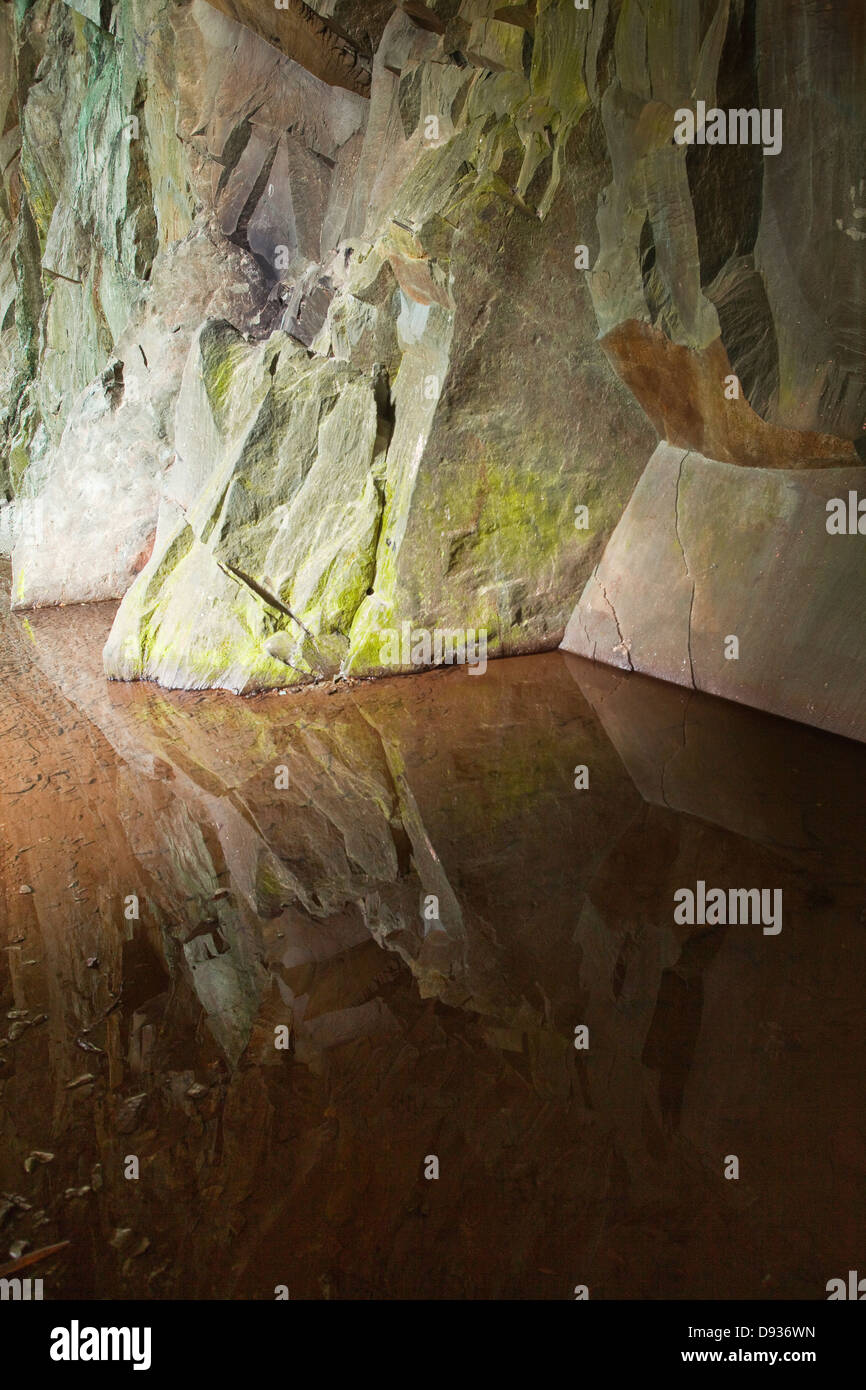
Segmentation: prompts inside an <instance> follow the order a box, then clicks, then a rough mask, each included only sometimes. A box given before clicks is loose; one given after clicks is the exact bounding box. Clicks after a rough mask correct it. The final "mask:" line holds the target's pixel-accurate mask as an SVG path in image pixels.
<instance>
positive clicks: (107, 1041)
mask: <svg viewBox="0 0 866 1390" xmlns="http://www.w3.org/2000/svg"><path fill="white" fill-rule="evenodd" d="M111 619H112V612H111V610H110V609H109V608H108V607H106V606H104V605H94V606H91V607H90V608H88V609H84V610H81V609H79V610H76V611H74V612H73V611H66V612H45V613H41V614H35V615H32V616H31V618H30V619H29V620H21V619H18V618H15V617H13V618H9V619H7V621H6V625H5V630H4V638H3V646H2V660H3V667H4V669H3V683H2V690H3V700H4V709H5V711H6V714H7V720H8V723H9V731H8V739H9V749H10V754H11V756H10V758H9V759H8V760H7V762H6V764H5V766H4V771H3V778H2V785H0V796H2V809H3V823H4V827H5V829H4V837H5V840H6V845H5V847H4V858H3V880H4V890H5V902H6V912H7V916H6V924H5V931H6V942H5V943H4V945H5V947H6V949H5V950H4V955H3V959H2V960H0V990H2V1004H3V1008H4V1011H5V1014H6V1015H7V1016H8V1021H7V1029H6V1031H7V1036H6V1039H5V1045H4V1046H3V1047H2V1048H0V1087H2V1093H3V1107H2V1114H3V1120H2V1144H0V1190H2V1191H3V1192H4V1193H9V1194H12V1196H10V1197H8V1198H4V1202H5V1203H6V1205H5V1206H4V1207H3V1211H4V1226H3V1234H4V1239H5V1238H6V1235H7V1232H8V1237H9V1242H8V1243H9V1244H10V1245H11V1243H12V1241H13V1240H15V1239H23V1240H29V1241H30V1242H31V1245H32V1246H33V1247H34V1248H37V1247H42V1246H47V1245H50V1244H54V1243H57V1242H60V1241H61V1240H69V1241H70V1243H71V1244H70V1247H69V1248H68V1251H67V1252H66V1253H62V1254H59V1255H57V1256H55V1257H53V1259H52V1260H51V1261H49V1262H48V1263H46V1266H45V1269H46V1276H45V1277H46V1280H47V1283H46V1288H47V1289H48V1291H49V1294H48V1295H47V1296H49V1295H50V1296H52V1297H57V1296H61V1295H63V1294H67V1295H69V1294H72V1293H75V1294H79V1295H82V1296H92V1297H105V1296H109V1295H110V1296H144V1297H160V1298H161V1297H180V1298H191V1297H236V1296H241V1297H254V1298H264V1299H268V1298H272V1297H273V1296H274V1289H275V1287H276V1286H277V1285H287V1286H288V1287H289V1289H290V1292H291V1296H292V1297H293V1298H294V1297H303V1298H341V1297H433V1298H439V1297H448V1296H453V1297H472V1298H476V1297H482V1298H487V1297H500V1296H514V1297H530V1298H551V1297H552V1298H569V1297H572V1296H573V1288H574V1286H575V1284H578V1283H581V1284H587V1285H588V1286H589V1287H590V1290H591V1296H592V1297H624V1298H636V1297H713V1296H721V1297H734V1296H741V1297H763V1298H770V1299H772V1298H779V1297H802V1298H823V1297H825V1284H826V1281H827V1279H828V1278H830V1277H831V1276H832V1275H833V1273H834V1271H835V1270H836V1269H837V1268H848V1267H849V1266H850V1267H855V1266H856V1259H857V1251H858V1249H859V1248H862V1239H863V1234H864V1232H863V1227H862V1217H861V1216H860V1215H859V1214H858V1213H859V1212H860V1207H861V1204H859V1203H858V1199H857V1193H858V1191H859V1188H860V1187H861V1186H862V1178H863V1169H864V1166H866V1137H864V1134H863V1130H862V1124H861V1121H860V1118H859V1116H860V1109H861V1107H860V1106H859V1104H858V1098H859V1094H860V1084H861V1082H860V1078H861V1076H862V1067H863V1062H864V1057H863V1048H864V1043H863V1036H864V1030H863V1026H862V1025H863V1013H862V1003H861V1000H860V993H861V991H860V985H859V981H860V979H861V978H862V967H863V964H864V962H863V960H862V959H861V957H862V956H863V952H864V949H866V941H864V936H863V924H862V921H861V904H862V898H863V877H864V871H863V869H862V863H861V858H862V856H861V855H860V854H859V848H858V847H859V845H862V835H863V811H862V797H860V796H859V794H858V782H860V781H861V780H862V773H863V771H864V769H863V767H861V763H862V760H863V754H862V750H860V749H859V748H858V746H857V745H856V744H851V743H845V742H844V741H842V740H838V739H834V738H831V737H830V736H828V735H825V734H820V733H817V732H815V733H814V734H806V735H805V736H804V733H803V731H802V730H801V729H799V730H798V729H796V728H795V727H793V726H791V725H788V724H785V723H784V722H782V721H776V720H773V719H770V718H768V717H767V716H763V715H760V714H757V713H755V712H752V711H746V710H740V709H737V708H736V707H735V706H732V705H729V704H725V703H724V702H719V701H715V700H712V699H710V698H708V697H706V696H701V695H697V694H695V693H687V692H684V691H681V690H678V689H676V688H673V687H665V686H660V685H658V684H655V683H652V682H647V681H645V680H643V679H642V678H641V677H639V676H634V675H628V674H623V673H617V672H614V671H610V672H606V671H604V670H603V669H600V668H599V667H597V666H593V665H591V664H590V663H584V662H580V661H578V660H577V659H575V658H563V657H562V656H560V655H558V654H550V655H548V656H545V657H538V658H517V659H514V660H511V661H505V662H497V663H494V664H493V665H491V666H490V667H489V668H488V671H487V673H486V675H485V677H484V679H483V680H473V679H472V678H470V677H469V675H468V674H467V673H466V672H463V671H457V672H455V671H452V672H439V673H431V674H429V675H427V676H422V677H416V678H412V679H400V680H391V681H384V682H380V683H378V684H375V685H367V686H358V687H355V688H354V689H347V688H346V687H340V686H339V685H338V686H336V687H334V693H333V694H331V693H328V691H327V690H324V689H323V690H319V691H316V692H306V693H302V694H299V695H298V696H296V697H295V698H293V699H285V698H284V699H278V698H276V697H257V698H254V699H244V700H240V699H236V698H233V697H230V696H212V695H211V696H207V697H205V696H202V695H197V694H193V693H187V694H182V693H181V694H166V693H163V692H159V691H158V690H155V689H154V688H153V687H146V686H118V685H106V684H105V682H104V680H103V678H102V675H101V671H100V669H99V665H98V661H94V659H93V655H92V654H93V653H94V652H96V651H98V649H99V645H100V642H101V640H103V639H104V636H105V634H106V632H107V630H108V627H109V625H110V622H111ZM88 653H89V655H88ZM82 654H84V655H82ZM13 712H14V717H13ZM744 749H746V750H749V754H748V757H745V758H744V755H743V750H744ZM581 769H585V770H586V777H584V776H581V775H580V771H581ZM584 782H588V784H587V785H583V783H584ZM698 880H702V881H705V882H706V884H708V885H719V886H720V887H722V888H724V889H730V888H737V887H743V888H752V887H762V888H766V889H772V890H779V891H781V893H782V898H783V902H784V911H783V921H782V930H781V932H780V933H779V934H778V935H777V936H772V937H771V936H766V935H764V934H763V932H762V929H761V926H760V925H757V924H754V923H750V922H746V923H742V924H724V925H712V924H696V925H694V926H683V925H678V924H677V922H676V921H675V917H674V895H675V894H676V893H677V891H678V890H680V889H682V888H684V887H685V888H692V889H694V887H695V885H696V882H697V881H698ZM584 1030H585V1031H584ZM584 1043H586V1044H587V1045H586V1046H584V1045H583V1044H584ZM576 1044H578V1045H576ZM37 1152H39V1153H42V1154H45V1153H48V1154H52V1155H53V1157H52V1158H51V1160H50V1161H44V1162H35V1163H32V1164H29V1165H28V1167H25V1160H28V1158H29V1156H30V1155H32V1154H34V1153H37ZM730 1155H735V1156H737V1157H738V1159H739V1164H740V1177H739V1179H737V1180H736V1181H730V1180H727V1179H726V1178H725V1176H724V1169H725V1163H726V1161H727V1159H728V1157H729V1156H730ZM130 1157H134V1158H137V1160H138V1163H139V1174H140V1175H139V1177H138V1179H137V1180H132V1179H127V1178H126V1177H124V1171H125V1165H127V1163H128V1160H129V1159H130ZM431 1157H435V1158H436V1159H437V1160H438V1171H439V1177H438V1178H428V1177H425V1171H426V1170H428V1169H429V1167H430V1164H429V1160H430V1158H431ZM28 1168H29V1171H28ZM18 1199H20V1203H23V1205H22V1204H19V1201H18ZM503 1251H506V1252H507V1254H506V1256H505V1257H504V1258H503V1254H502V1252H503ZM845 1261H848V1264H846V1263H845Z"/></svg>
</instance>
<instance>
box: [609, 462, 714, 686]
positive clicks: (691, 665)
mask: <svg viewBox="0 0 866 1390" xmlns="http://www.w3.org/2000/svg"><path fill="white" fill-rule="evenodd" d="M691 452H692V451H691V449H688V450H687V451H686V452H685V453H684V454H683V456H682V458H681V459H680V471H679V473H678V474H677V494H676V498H675V500H674V530H675V531H676V537H677V544H678V545H679V548H680V554H681V555H682V557H683V564H684V565H685V567H686V574H687V575H688V577H689V579H690V580H691V585H692V596H691V599H690V600H689V624H688V628H687V630H686V645H687V647H688V653H689V674H690V675H691V678H692V688H693V689H694V690H697V688H698V687H697V684H696V682H695V665H694V662H693V660H692V613H693V612H694V607H695V590H696V588H697V585H696V584H695V581H694V577H693V575H692V572H691V570H690V569H689V562H688V560H687V559H686V550H685V546H684V545H683V539H682V536H681V535H680V483H681V482H682V477H683V468H684V467H685V463H686V459H688V458H690V457H691ZM605 597H606V595H605Z"/></svg>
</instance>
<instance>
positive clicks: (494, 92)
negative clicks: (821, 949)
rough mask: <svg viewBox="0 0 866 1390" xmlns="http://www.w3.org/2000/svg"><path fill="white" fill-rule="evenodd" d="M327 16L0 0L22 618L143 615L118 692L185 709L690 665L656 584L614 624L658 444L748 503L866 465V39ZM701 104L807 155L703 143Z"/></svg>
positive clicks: (601, 7) (362, 9)
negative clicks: (600, 613)
mask: <svg viewBox="0 0 866 1390" xmlns="http://www.w3.org/2000/svg"><path fill="white" fill-rule="evenodd" d="M91 8H92V9H93V13H92V14H91V13H90V12H89V10H90V9H91ZM315 9H316V10H317V11H318V15H319V16H321V19H320V20H316V23H312V20H313V19H316V17H315V16H312V12H311V11H310V9H309V8H308V7H305V6H303V5H295V4H294V3H293V4H291V5H289V6H287V7H285V8H281V9H280V10H279V11H276V10H275V15H276V16H277V19H273V17H272V16H271V15H270V14H269V13H264V12H262V11H260V10H259V9H258V8H256V7H251V6H245V5H241V4H233V3H232V4H229V0H225V3H222V0H221V3H220V4H219V5H213V4H208V3H206V0H191V2H190V3H186V4H173V3H170V4H159V3H156V0H119V3H118V4H116V5H115V6H114V7H113V8H112V7H111V6H110V5H103V6H102V7H100V8H99V11H98V13H97V11H96V9H95V8H94V7H92V6H90V5H89V0H82V3H81V5H80V7H76V8H73V7H71V6H70V5H68V4H66V3H64V0H37V3H35V4H33V5H30V6H29V7H28V6H26V5H25V4H22V3H20V0H19V3H18V4H17V5H11V4H3V5H2V6H0V15H2V21H0V44H2V45H4V49H3V52H4V55H5V56H6V58H7V59H8V61H6V62H4V72H6V73H10V72H11V76H9V77H6V78H5V79H4V80H5V81H6V86H4V87H2V88H0V100H2V101H3V102H4V103H5V109H6V115H5V117H4V124H5V130H6V133H5V134H4V136H3V140H4V142H5V145H4V148H5V149H6V150H7V159H6V160H5V161H4V175H3V177H4V201H3V206H2V209H0V217H2V222H0V309H2V310H3V318H2V320H0V325H2V334H0V372H2V374H3V378H2V379H3V388H4V389H3V401H4V409H3V414H2V416H0V434H2V443H3V453H2V457H3V463H2V467H3V470H4V473H3V480H4V486H5V491H6V495H7V498H8V499H9V501H8V503H7V505H6V506H5V507H3V508H0V542H2V540H3V537H4V535H5V536H6V537H7V540H8V543H9V544H10V545H11V547H12V549H13V565H14V590H13V603H14V604H15V605H16V606H19V607H27V606H34V605H41V604H53V603H61V602H70V601H76V600H80V599H91V598H103V597H115V598H122V599H123V602H122V604H121V608H120V611H119V613H118V617H117V620H116V622H115V625H114V629H113V631H112V634H111V637H110V639H109V642H108V644H107V646H106V650H105V666H106V671H107V673H108V674H109V675H110V676H112V677H120V678H125V679H128V678H137V677H146V678H150V679H155V680H157V681H159V682H161V683H162V684H164V685H169V686H178V687H199V686H224V687H227V688H229V689H233V690H249V689H252V688H257V687H273V688H282V687H285V686H287V685H291V684H293V683H295V682H298V681H305V680H309V679H310V678H315V677H318V676H320V675H322V674H330V673H332V672H333V671H336V670H337V669H342V670H343V671H344V672H346V673H369V672H376V671H378V670H381V669H382V668H383V657H382V634H383V632H388V631H392V630H398V631H399V630H400V628H401V626H402V624H404V623H406V622H408V623H410V624H411V625H412V627H413V628H416V629H426V630H433V629H436V628H445V629H461V630H465V629H479V628H486V629H487V631H488V634H489V636H488V641H489V651H490V654H491V655H502V654H509V653H515V652H524V651H535V650H540V649H544V648H548V647H553V646H556V645H558V644H559V643H560V641H561V640H562V639H563V636H564V634H565V633H566V628H567V627H568V634H569V635H568V637H567V638H566V642H567V644H568V645H569V646H570V649H571V650H575V651H579V652H581V653H583V654H587V655H593V654H595V656H596V657H597V658H600V659H603V660H607V661H610V662H612V663H614V664H621V665H623V664H625V665H628V664H631V665H633V666H635V667H637V669H642V670H646V671H648V672H649V673H651V674H658V675H663V676H665V677H666V678H672V677H671V674H670V672H669V670H668V669H667V668H666V669H664V670H663V669H661V667H660V666H658V663H657V662H656V660H655V653H656V652H657V650H658V649H659V648H660V646H661V645H663V643H664V641H666V640H667V639H668V637H669V634H670V632H671V631H678V630H679V626H680V624H679V615H678V613H677V612H674V611H673V610H672V609H671V610H670V611H669V609H668V606H667V605H666V604H665V603H664V602H662V603H661V604H660V605H659V606H658V608H657V610H656V611H653V612H650V613H644V612H643V611H642V609H641V605H640V602H639V598H640V585H641V582H642V575H641V574H640V573H638V572H637V571H635V570H634V569H633V568H632V569H629V568H628V566H627V567H626V569H624V570H621V571H618V572H617V574H616V575H613V574H612V573H609V578H610V580H611V583H613V584H614V585H615V586H616V588H617V591H619V590H620V589H621V590H622V592H623V593H624V594H627V593H632V591H633V598H634V600H635V601H634V602H633V604H632V607H633V609H634V611H635V614H636V617H635V621H636V623H637V624H638V629H639V630H635V631H634V632H631V631H630V632H629V633H625V632H623V631H614V634H613V637H614V638H615V639H616V640H610V641H608V640H607V637H606V636H605V638H604V640H599V635H598V633H595V632H593V633H592V635H591V636H590V635H589V633H587V635H586V637H584V635H583V634H584V632H585V631H586V624H585V623H584V621H583V617H584V616H585V609H586V606H587V604H589V603H590V602H591V598H592V594H593V592H595V591H596V590H597V586H598V575H599V573H602V572H603V571H604V570H605V567H607V570H608V571H610V567H611V565H613V564H614V563H615V554H614V555H613V558H612V557H611V553H610V552H608V553H607V554H605V557H604V559H602V556H603V553H604V552H605V547H606V546H608V542H609V541H610V539H611V536H612V534H613V533H614V531H615V529H616V528H617V527H618V525H619V527H620V528H622V526H623V525H627V523H628V517H629V512H628V510H627V511H626V512H625V515H624V514H623V513H624V508H626V506H627V504H628V503H629V499H630V497H631V496H632V494H633V492H634V489H635V486H636V484H637V483H638V480H639V479H640V478H641V475H642V474H643V473H644V469H645V468H646V465H647V462H648V460H649V459H650V456H651V455H652V454H653V450H654V448H655V446H656V444H657V443H658V442H659V441H662V442H663V443H664V444H665V445H666V446H670V447H671V448H672V449H674V450H680V451H681V452H683V451H686V452H690V453H691V457H692V458H693V459H706V460H708V461H709V463H710V464H718V465H728V466H729V467H730V472H729V473H726V472H724V470H722V471H721V472H719V471H718V470H717V472H716V474H714V476H715V477H723V478H726V479H729V482H727V483H726V484H725V486H726V487H728V488H729V489H730V496H728V495H726V502H725V505H727V506H729V507H730V508H731V509H732V510H733V509H736V507H737V506H738V490H739V489H740V487H741V486H746V485H748V486H753V487H754V486H757V484H756V483H754V480H753V482H749V481H748V480H749V477H750V475H752V474H754V475H757V474H759V473H761V472H763V471H773V472H775V471H779V470H780V471H781V472H782V474H783V475H784V476H786V477H787V476H789V475H790V477H791V478H792V479H794V480H796V478H797V477H798V476H800V475H801V474H804V472H814V471H819V470H820V471H821V472H823V471H824V470H831V472H838V476H839V477H840V478H842V477H844V478H848V477H849V476H851V475H852V474H853V476H857V469H858V468H859V463H860V459H859V452H858V450H859V451H862V447H863V446H862V442H861V437H862V424H863V418H864V415H866V372H864V365H863V364H864V355H863V346H864V345H863V324H864V317H866V316H864V313H863V309H864V302H863V300H864V287H863V255H864V248H863V240H862V228H861V221H862V206H861V204H862V201H863V199H862V197H861V194H860V192H859V191H858V190H860V188H861V182H860V173H859V164H858V160H859V159H860V158H861V153H860V151H861V147H862V132H863V129H864V120H863V95H862V93H863V91H864V85H863V81H862V77H863V73H862V66H863V62H864V56H863V55H864V53H866V44H864V43H863V42H862V40H863V38H864V17H863V16H862V15H861V14H860V13H859V11H858V8H857V6H856V5H855V4H854V3H853V0H834V3H833V4H830V5H825V6H822V7H820V9H819V8H818V7H816V6H814V5H813V4H811V3H810V0H795V3H792V4H788V3H781V0H701V3H693V0H676V3H669V2H667V0H666V3H660V2H659V0H645V2H644V3H636V0H595V3H594V4H592V5H591V6H589V7H588V8H587V9H585V10H583V9H577V8H576V7H575V6H574V5H573V4H572V3H570V0H537V3H535V4H529V5H520V6H516V5H515V6H503V5H500V4H498V3H494V0H462V2H459V0H431V3H429V4H404V5H396V4H393V5H392V4H383V3H381V0H369V3H365V4H357V3H353V4H351V5H350V4H344V3H342V0H321V3H319V4H317V5H316V6H315ZM229 11H230V12H231V14H232V15H234V18H232V17H230V14H229ZM311 16H312V18H311ZM305 26H306V27H305ZM316 35H319V38H318V39H316V37H315V36H316ZM317 44H318V45H319V46H318V47H317V46H316V45H317ZM311 45H312V47H311ZM292 52H294V53H295V54H296V56H298V57H299V58H301V59H302V61H305V62H306V63H307V67H306V68H305V67H302V66H301V65H300V64H299V63H297V62H295V61H293V59H292V57H291V56H290V54H291V53H292ZM698 100H703V101H705V102H706V103H707V104H710V105H711V104H712V103H714V102H718V103H719V105H721V106H723V107H725V108H727V107H735V106H736V107H753V106H760V107H768V108H771V109H774V108H779V109H780V110H781V111H782V114H783V118H784V140H783V144H782V149H781V151H780V153H779V154H778V155H765V154H763V152H762V151H761V149H760V148H756V147H755V146H750V145H745V146H735V145H729V146H709V145H705V146H701V145H692V146H682V145H678V144H677V143H676V142H675V140H674V139H673V130H674V121H675V112H676V110H677V109H678V108H681V107H683V106H689V107H692V108H694V107H695V104H696V102H697V101H698ZM581 248H585V255H584V253H583V252H582V250H581ZM4 305H5V307H4ZM731 375H736V377H737V378H738V382H739V388H740V389H739V395H738V396H736V397H735V398H734V399H729V398H728V396H727V395H726V393H725V382H726V380H728V379H729V378H730V376H731ZM828 477H829V474H828ZM794 485H796V484H795V483H792V486H794ZM783 491H784V490H783ZM758 493H759V494H760V495H761V496H764V495H766V489H763V490H762V489H761V487H760V486H758ZM635 495H636V496H637V494H635ZM749 505H750V506H751V504H749ZM580 508H586V512H585V514H583V515H581V516H579V514H578V509H580ZM746 511H749V507H747V508H746ZM750 514H751V513H750ZM581 521H582V522H584V523H585V524H580V522H581ZM669 522H670V517H668V516H665V517H661V518H660V519H659V523H658V526H657V529H656V531H655V532H654V536H655V540H656V543H657V548H658V550H659V553H660V554H662V555H667V554H668V553H669V552H670V549H671V546H672V544H673V543H675V542H676V539H677V538H676V536H674V537H673V541H672V540H671V537H670V535H669V534H668V533H669V529H670V527H669ZM576 523H578V524H576ZM640 524H641V525H642V524H643V522H640ZM697 524H698V526H699V529H701V533H702V535H704V534H705V535H710V536H711V535H712V533H713V526H714V523H713V517H712V516H711V515H710V514H709V513H707V514H706V515H704V516H702V517H700V518H698V523H697ZM674 529H675V528H674ZM619 534H620V536H621V534H622V533H621V529H620V532H619ZM780 537H781V544H782V545H784V544H786V543H787V532H786V530H785V517H784V516H783V518H782V522H781V532H780ZM746 539H747V540H748V537H746ZM717 544H718V547H719V549H720V552H721V550H722V548H723V546H724V537H723V536H722V535H719V536H718V542H717ZM636 549H639V547H634V546H632V545H631V543H630V542H629V540H628V537H627V538H626V544H625V546H624V547H623V546H620V550H621V551H623V550H624V552H625V554H626V555H633V553H635V551H636ZM820 549H821V547H820V545H817V546H816V547H815V550H814V563H818V564H820V563H821V556H820ZM709 550H710V552H711V553H710V554H709V557H708V560H707V563H708V565H709V566H710V567H716V566H717V565H718V563H719V555H717V554H716V553H715V552H714V551H713V547H712V545H711V544H710V545H709ZM677 553H679V552H677ZM810 563H813V561H812V560H810ZM855 563H856V561H855ZM842 568H843V571H844V565H843V567H842ZM834 582H835V581H834ZM605 584H606V586H607V581H605ZM744 589H745V591H746V592H748V590H749V584H748V582H746V583H745V584H744ZM583 590H585V593H584V597H583V599H581V602H580V603H579V604H578V609H577V610H576V611H575V613H574V616H573V617H572V620H571V622H570V623H569V618H570V615H572V611H573V610H574V604H575V600H576V599H577V598H578V597H579V596H580V595H581V591H583ZM609 591H610V590H609ZM627 602H628V600H627V599H626V603H627ZM819 607H820V603H819ZM768 612H769V613H770V614H774V616H773V618H772V621H773V622H774V623H776V625H777V614H775V613H774V606H773V604H772V603H771V604H770V606H769V609H768ZM608 626H609V624H608ZM614 627H616V624H614ZM759 627H760V624H759ZM687 635H688V634H687ZM759 637H760V633H759ZM618 649H619V650H618ZM638 649H640V651H642V652H643V653H644V655H643V656H640V657H638V658H637V659H635V660H633V659H632V657H631V656H630V652H631V651H633V650H634V651H637V650H638ZM674 664H675V663H674ZM730 674H731V679H730V680H729V681H728V684H727V687H726V689H725V691H724V693H726V694H729V695H731V696H732V697H733V698H735V699H744V700H753V699H755V698H756V697H755V696H754V694H753V693H752V692H751V691H750V689H749V688H748V682H745V681H742V682H741V681H739V679H738V677H737V674H736V671H735V670H734V671H732V672H731V673H730ZM673 678H674V679H676V676H675V675H674V676H673ZM773 680H775V677H773ZM770 684H771V685H772V680H771V681H770ZM774 698H775V696H774V695H773V692H772V690H770V691H769V693H767V692H764V693H763V694H762V695H761V696H760V699H761V700H763V701H764V703H765V704H767V703H768V702H769V705H768V707H770V708H775V707H776V705H774V703H773V700H774ZM808 700H809V691H808V690H807V691H806V693H805V696H804V699H803V701H802V703H803V704H804V706H805V704H807V703H808ZM786 712H787V710H786ZM795 712H797V711H795ZM798 717H803V718H809V717H810V715H809V712H808V710H807V709H805V707H804V708H803V709H800V710H799V712H798Z"/></svg>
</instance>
